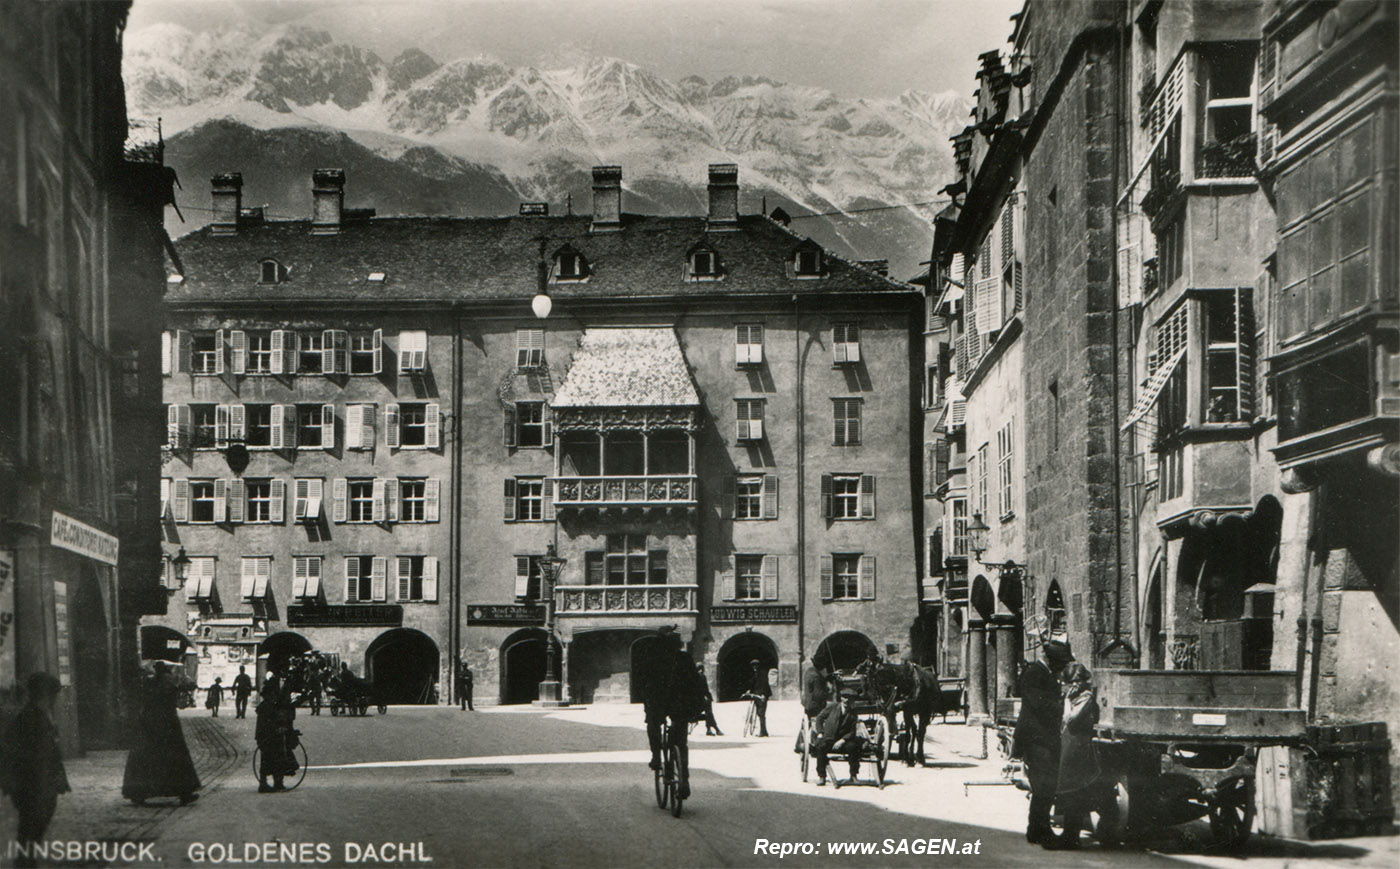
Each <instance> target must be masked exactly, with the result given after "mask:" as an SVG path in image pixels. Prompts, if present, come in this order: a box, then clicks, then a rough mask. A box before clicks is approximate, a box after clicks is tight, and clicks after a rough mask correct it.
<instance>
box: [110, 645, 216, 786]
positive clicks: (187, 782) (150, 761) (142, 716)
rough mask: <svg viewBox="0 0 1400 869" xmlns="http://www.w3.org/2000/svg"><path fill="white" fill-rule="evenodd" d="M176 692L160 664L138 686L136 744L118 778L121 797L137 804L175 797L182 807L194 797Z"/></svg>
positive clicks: (194, 783)
mask: <svg viewBox="0 0 1400 869" xmlns="http://www.w3.org/2000/svg"><path fill="white" fill-rule="evenodd" d="M179 692H180V689H179V687H178V686H177V685H176V684H175V681H174V679H172V678H171V677H170V675H169V672H168V667H167V665H166V664H164V663H162V662H157V663H156V665H155V672H154V673H153V674H152V675H151V676H149V677H148V678H147V679H146V680H145V682H144V683H143V684H142V686H141V697H140V708H139V711H138V714H137V721H136V724H137V731H136V744H135V745H134V746H132V749H131V752H130V753H129V754H127V756H126V774H125V775H124V776H123V777H122V796H123V797H126V798H127V799H129V800H131V801H132V802H134V803H136V804H137V805H140V804H142V803H144V802H145V801H146V800H148V799H150V798H152V797H178V798H179V800H180V803H181V804H182V805H183V804H185V803H189V802H192V801H193V800H194V799H195V798H196V797H197V796H198V794H196V793H195V791H198V790H199V789H200V787H201V785H200V783H199V775H198V773H196V772H195V771H194V762H193V761H192V760H190V750H189V748H188V747H187V746H186V745H185V734H184V731H183V730H181V729H180V718H179V716H178V715H177V714H176V712H175V703H176V699H177V697H178V695H179Z"/></svg>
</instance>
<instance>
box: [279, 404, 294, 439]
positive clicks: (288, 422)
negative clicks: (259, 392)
mask: <svg viewBox="0 0 1400 869" xmlns="http://www.w3.org/2000/svg"><path fill="white" fill-rule="evenodd" d="M296 446H297V406H296V405H295V404H284V405H282V447H283V449H288V450H290V449H295V448H296Z"/></svg>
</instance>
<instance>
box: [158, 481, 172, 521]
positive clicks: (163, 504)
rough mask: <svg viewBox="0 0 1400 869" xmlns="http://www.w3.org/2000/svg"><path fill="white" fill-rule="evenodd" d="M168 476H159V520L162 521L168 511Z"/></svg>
mask: <svg viewBox="0 0 1400 869" xmlns="http://www.w3.org/2000/svg"><path fill="white" fill-rule="evenodd" d="M170 482H171V481H170V478H169V477H161V478H160V521H162V522H164V521H165V517H166V516H167V515H168V513H169V512H170V494H171V492H170Z"/></svg>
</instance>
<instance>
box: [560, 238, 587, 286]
mask: <svg viewBox="0 0 1400 869" xmlns="http://www.w3.org/2000/svg"><path fill="white" fill-rule="evenodd" d="M588 275H589V269H588V260H586V259H584V257H583V254H581V253H579V252H578V251H576V250H574V249H573V248H572V247H568V246H565V247H563V248H560V249H559V252H558V253H556V254H555V255H554V279H555V280H556V281H581V280H584V279H586V278H587V277H588Z"/></svg>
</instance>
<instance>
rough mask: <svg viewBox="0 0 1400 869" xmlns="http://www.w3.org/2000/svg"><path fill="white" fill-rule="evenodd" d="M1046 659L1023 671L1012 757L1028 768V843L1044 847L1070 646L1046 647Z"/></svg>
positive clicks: (1055, 643) (1056, 777)
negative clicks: (1062, 675)
mask: <svg viewBox="0 0 1400 869" xmlns="http://www.w3.org/2000/svg"><path fill="white" fill-rule="evenodd" d="M1043 653H1044V657H1043V658H1039V659H1036V660H1034V661H1031V662H1030V663H1028V664H1026V666H1025V668H1024V669H1023V670H1022V671H1021V679H1020V683H1019V684H1018V686H1017V693H1018V694H1020V695H1021V714H1020V716H1019V717H1018V718H1017V719H1016V730H1015V733H1014V740H1013V743H1012V749H1011V756H1012V757H1019V758H1021V759H1022V760H1023V761H1025V764H1026V777H1027V778H1028V779H1030V783H1031V807H1030V814H1029V816H1028V818H1027V819H1026V841H1028V842H1030V843H1031V844H1038V843H1045V842H1048V841H1050V840H1051V839H1053V838H1054V832H1053V831H1052V830H1051V829H1050V808H1051V806H1053V805H1054V803H1055V788H1056V785H1057V783H1058V781H1059V765H1060V715H1061V703H1060V680H1059V677H1058V674H1059V672H1060V671H1061V670H1063V669H1064V668H1065V666H1066V665H1067V664H1068V663H1069V662H1070V660H1071V658H1070V652H1069V646H1067V645H1066V644H1064V643H1061V642H1058V641H1051V642H1048V643H1046V644H1045V645H1044V647H1043Z"/></svg>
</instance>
